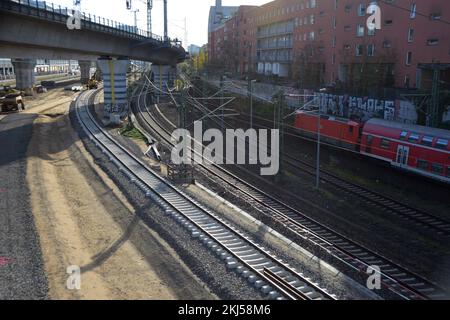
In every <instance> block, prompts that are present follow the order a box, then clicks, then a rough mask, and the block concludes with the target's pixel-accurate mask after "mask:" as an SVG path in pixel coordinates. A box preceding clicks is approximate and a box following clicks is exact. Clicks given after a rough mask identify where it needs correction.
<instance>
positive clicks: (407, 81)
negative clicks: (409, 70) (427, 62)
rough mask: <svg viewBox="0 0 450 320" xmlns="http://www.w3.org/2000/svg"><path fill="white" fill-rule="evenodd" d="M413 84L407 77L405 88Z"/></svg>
mask: <svg viewBox="0 0 450 320" xmlns="http://www.w3.org/2000/svg"><path fill="white" fill-rule="evenodd" d="M410 84H411V79H410V78H409V76H405V88H409V86H410Z"/></svg>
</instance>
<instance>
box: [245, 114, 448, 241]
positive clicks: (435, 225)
mask: <svg viewBox="0 0 450 320" xmlns="http://www.w3.org/2000/svg"><path fill="white" fill-rule="evenodd" d="M240 121H241V120H240ZM242 122H244V121H243V120H242ZM265 128H267V127H265ZM283 156H284V163H286V164H288V165H289V166H291V167H292V168H295V169H298V170H301V171H303V172H305V173H306V174H308V175H310V176H312V177H315V176H316V166H315V165H313V164H311V163H308V162H307V161H304V160H300V159H297V158H295V157H293V156H291V155H290V154H288V153H284V154H283ZM320 173H321V177H320V178H321V180H322V181H325V182H327V183H329V184H331V185H332V186H334V187H336V188H338V189H339V190H340V191H342V192H345V193H347V194H349V195H352V196H356V197H358V198H360V199H361V200H362V201H363V202H365V203H366V204H369V205H371V206H374V207H375V208H376V209H377V210H381V211H382V212H384V213H386V214H393V215H396V216H398V217H400V218H402V219H404V220H407V221H409V222H411V223H414V224H415V225H417V226H420V227H423V228H424V229H427V230H430V231H432V232H434V233H436V234H438V235H441V236H446V237H447V236H450V221H448V220H445V219H442V218H440V217H437V216H435V215H433V214H431V213H429V212H426V211H425V210H422V209H419V208H415V207H413V206H411V205H408V204H405V203H403V202H401V201H399V200H396V199H394V198H391V197H389V196H387V195H384V194H381V193H379V192H376V191H373V190H370V189H369V188H366V187H364V186H362V185H359V184H357V183H354V182H351V181H348V180H346V179H343V178H341V177H339V176H337V175H336V174H334V173H332V172H330V171H327V170H324V169H320Z"/></svg>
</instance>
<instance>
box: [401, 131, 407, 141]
mask: <svg viewBox="0 0 450 320" xmlns="http://www.w3.org/2000/svg"><path fill="white" fill-rule="evenodd" d="M407 135H408V132H407V131H402V133H400V139H401V140H406V136H407Z"/></svg>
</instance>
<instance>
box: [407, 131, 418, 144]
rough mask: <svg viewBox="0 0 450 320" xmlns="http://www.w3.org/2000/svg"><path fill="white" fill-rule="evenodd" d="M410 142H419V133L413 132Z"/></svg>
mask: <svg viewBox="0 0 450 320" xmlns="http://www.w3.org/2000/svg"><path fill="white" fill-rule="evenodd" d="M409 142H412V143H417V142H419V135H418V134H417V133H411V135H410V136H409Z"/></svg>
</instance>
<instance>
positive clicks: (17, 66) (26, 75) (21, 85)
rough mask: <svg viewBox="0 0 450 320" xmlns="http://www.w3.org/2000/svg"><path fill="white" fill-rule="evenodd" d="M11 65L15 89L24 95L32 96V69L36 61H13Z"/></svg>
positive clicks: (33, 76)
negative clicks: (14, 75)
mask: <svg viewBox="0 0 450 320" xmlns="http://www.w3.org/2000/svg"><path fill="white" fill-rule="evenodd" d="M11 62H12V65H13V67H14V73H15V74H16V89H18V90H22V91H24V92H25V94H26V95H32V94H33V86H34V82H35V75H34V68H35V67H36V60H32V59H13V60H12V61H11Z"/></svg>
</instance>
